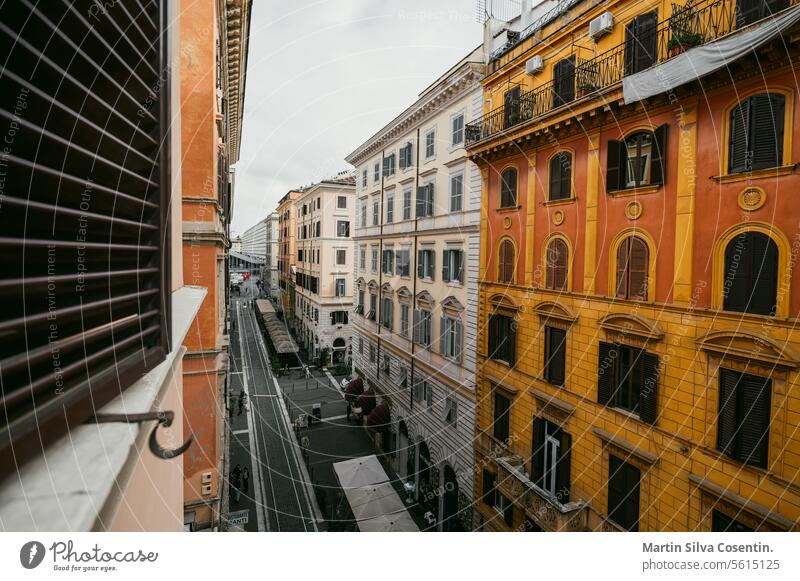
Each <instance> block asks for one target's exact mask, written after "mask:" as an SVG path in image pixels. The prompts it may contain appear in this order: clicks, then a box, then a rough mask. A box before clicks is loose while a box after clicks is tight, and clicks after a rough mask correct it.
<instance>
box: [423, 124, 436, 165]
mask: <svg viewBox="0 0 800 581" xmlns="http://www.w3.org/2000/svg"><path fill="white" fill-rule="evenodd" d="M435 155H436V129H430V130H428V131H427V132H426V133H425V159H426V160H427V159H431V158H432V157H434V156H435Z"/></svg>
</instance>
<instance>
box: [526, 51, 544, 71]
mask: <svg viewBox="0 0 800 581" xmlns="http://www.w3.org/2000/svg"><path fill="white" fill-rule="evenodd" d="M543 69H544V59H543V58H542V56H541V55H538V54H537V55H536V56H535V57H531V58H529V59H528V60H526V61H525V73H526V74H528V75H535V74H536V73H538V72H541V71H542V70H543Z"/></svg>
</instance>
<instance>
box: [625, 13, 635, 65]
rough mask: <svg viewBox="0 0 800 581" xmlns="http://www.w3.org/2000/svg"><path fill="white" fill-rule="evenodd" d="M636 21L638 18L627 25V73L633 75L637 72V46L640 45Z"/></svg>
mask: <svg viewBox="0 0 800 581" xmlns="http://www.w3.org/2000/svg"><path fill="white" fill-rule="evenodd" d="M636 23H637V19H635V18H634V19H633V20H631V21H630V22H629V23H628V24H627V25H626V26H625V65H624V66H625V75H631V74H633V73H635V72H636V70H635V63H636V50H637V48H636V47H637V46H638V42H637V39H636V29H637V26H636Z"/></svg>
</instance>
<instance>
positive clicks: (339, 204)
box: [336, 196, 347, 210]
mask: <svg viewBox="0 0 800 581" xmlns="http://www.w3.org/2000/svg"><path fill="white" fill-rule="evenodd" d="M343 200H344V206H342V201H343ZM336 209H337V210H346V209H347V196H336Z"/></svg>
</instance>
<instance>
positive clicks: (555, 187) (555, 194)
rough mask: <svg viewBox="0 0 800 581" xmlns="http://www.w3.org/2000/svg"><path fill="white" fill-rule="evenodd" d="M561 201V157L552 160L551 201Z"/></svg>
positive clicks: (557, 156)
mask: <svg viewBox="0 0 800 581" xmlns="http://www.w3.org/2000/svg"><path fill="white" fill-rule="evenodd" d="M560 199H561V162H560V155H556V156H555V157H554V158H553V159H551V160H550V200H551V201H555V200H560Z"/></svg>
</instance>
